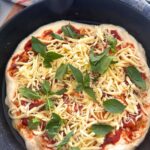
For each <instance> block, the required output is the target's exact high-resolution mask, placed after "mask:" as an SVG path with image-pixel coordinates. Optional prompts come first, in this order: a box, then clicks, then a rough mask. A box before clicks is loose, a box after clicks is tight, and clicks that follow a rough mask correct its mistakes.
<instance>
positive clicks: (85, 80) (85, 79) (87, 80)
mask: <svg viewBox="0 0 150 150" xmlns="http://www.w3.org/2000/svg"><path fill="white" fill-rule="evenodd" d="M83 83H84V86H85V87H89V86H90V76H89V74H88V73H86V74H85V76H84V81H83Z"/></svg>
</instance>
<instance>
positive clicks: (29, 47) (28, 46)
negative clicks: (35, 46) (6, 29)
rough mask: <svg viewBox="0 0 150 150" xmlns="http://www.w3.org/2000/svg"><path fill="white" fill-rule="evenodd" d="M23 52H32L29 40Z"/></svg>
mask: <svg viewBox="0 0 150 150" xmlns="http://www.w3.org/2000/svg"><path fill="white" fill-rule="evenodd" d="M24 50H25V51H31V50H32V43H31V40H29V41H28V42H27V43H26V44H25V46H24Z"/></svg>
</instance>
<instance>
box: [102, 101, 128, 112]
mask: <svg viewBox="0 0 150 150" xmlns="http://www.w3.org/2000/svg"><path fill="white" fill-rule="evenodd" d="M103 106H104V109H105V110H106V111H108V112H111V113H122V112H123V111H124V109H125V108H126V106H125V105H123V104H122V103H121V102H119V101H118V100H117V99H108V100H106V101H104V102H103Z"/></svg>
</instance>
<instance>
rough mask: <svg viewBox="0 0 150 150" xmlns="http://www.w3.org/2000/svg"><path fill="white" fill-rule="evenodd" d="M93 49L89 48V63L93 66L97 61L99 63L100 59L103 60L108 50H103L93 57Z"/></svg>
mask: <svg viewBox="0 0 150 150" xmlns="http://www.w3.org/2000/svg"><path fill="white" fill-rule="evenodd" d="M93 51H94V48H91V50H90V63H91V64H93V65H96V64H97V63H98V61H100V59H101V58H103V57H104V56H105V55H107V54H108V52H109V48H107V49H105V50H104V51H103V52H102V53H101V54H99V55H96V56H95V55H94V52H93Z"/></svg>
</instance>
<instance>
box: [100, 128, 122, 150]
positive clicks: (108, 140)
mask: <svg viewBox="0 0 150 150" xmlns="http://www.w3.org/2000/svg"><path fill="white" fill-rule="evenodd" d="M121 134H122V129H119V130H116V131H115V133H112V132H111V133H109V134H107V135H106V137H105V140H104V143H103V144H102V145H101V148H102V150H105V147H106V145H108V144H116V143H117V142H118V141H119V140H120V137H121Z"/></svg>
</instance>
